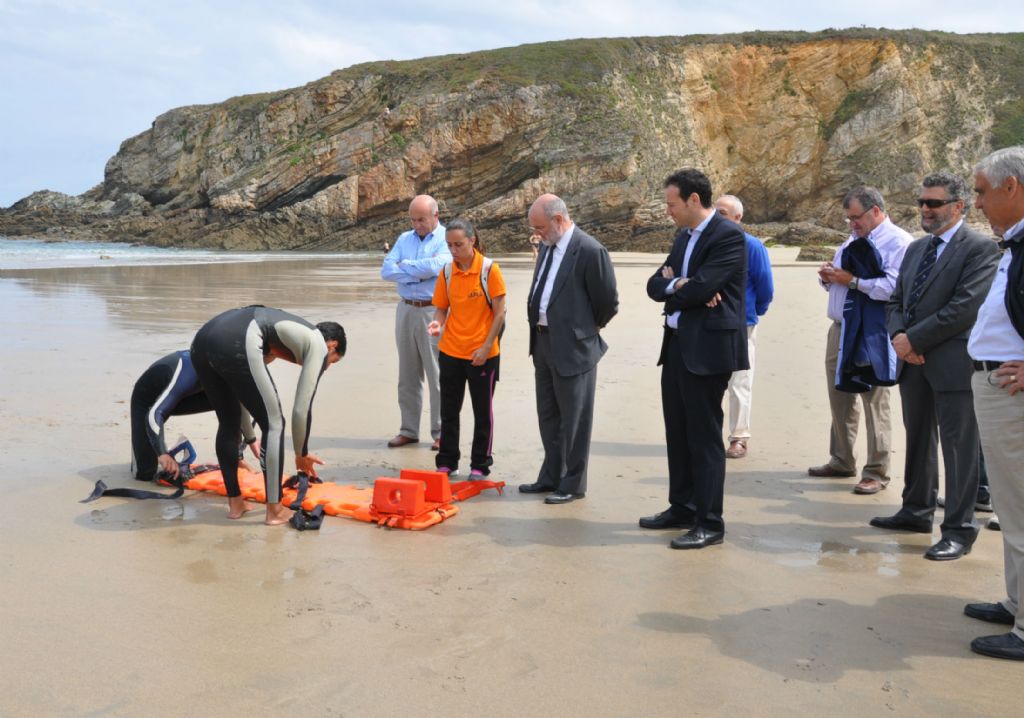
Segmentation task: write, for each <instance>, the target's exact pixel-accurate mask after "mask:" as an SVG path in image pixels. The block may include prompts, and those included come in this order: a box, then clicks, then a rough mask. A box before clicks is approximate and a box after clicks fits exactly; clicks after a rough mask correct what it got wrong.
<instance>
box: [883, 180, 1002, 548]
mask: <svg viewBox="0 0 1024 718" xmlns="http://www.w3.org/2000/svg"><path fill="white" fill-rule="evenodd" d="M922 184H923V187H922V190H921V194H920V197H919V199H918V200H917V204H918V206H919V207H920V208H921V227H922V228H923V229H924V230H925V231H926V232H928V233H929V234H928V235H927V236H925V237H923V238H921V239H918V240H915V241H914V242H912V243H911V244H910V246H909V247H908V248H907V252H906V255H905V256H904V258H903V263H902V265H900V273H899V278H898V279H897V281H896V289H895V291H894V292H893V294H892V297H891V298H890V299H889V302H888V303H887V304H886V326H887V329H888V331H889V336H891V337H892V345H893V348H894V349H895V350H896V354H897V356H898V357H899V358H900V359H902V360H903V362H904V364H903V368H902V371H901V373H900V378H899V385H900V399H901V400H902V402H903V426H904V427H905V429H906V431H907V459H906V465H905V469H904V488H903V506H902V507H901V508H900V510H899V511H898V512H897V513H896V514H895V515H893V516H878V517H875V518H873V519H872V520H871V525H872V526H875V527H878V528H883V529H897V530H902V531H917V532H920V533H931V530H932V518H933V516H934V514H935V506H936V497H937V494H938V481H939V466H938V454H937V448H938V447H937V442H936V438H937V436H938V438H939V439H941V441H942V457H943V463H944V468H945V474H946V512H945V516H944V518H943V520H942V538H941V540H940V541H939V542H938V543H936V544H935V545H934V546H932V547H931V548H929V549H928V550H927V551H926V552H925V554H924V557H925V558H927V559H931V560H933V561H949V560H953V559H958V558H960V557H961V556H963V555H964V554H966V553H968V552H970V550H971V545H972V544H973V543H974V539H975V536H976V535H977V533H978V528H977V525H976V524H975V522H974V503H975V499H976V497H977V494H978V479H979V463H978V446H979V444H978V442H979V439H978V422H977V420H976V419H975V416H974V397H973V394H972V392H971V376H972V375H973V373H974V367H973V365H972V363H971V357H970V356H969V355H968V353H967V338H968V336H969V335H970V332H971V327H972V326H973V325H974V321H975V319H976V318H977V316H978V309H979V308H980V307H981V303H982V301H984V299H985V295H986V293H987V292H988V288H989V285H990V284H991V283H992V277H993V275H994V274H995V271H996V264H997V262H998V261H999V251H998V248H997V247H996V243H995V242H993V241H992V240H991V239H988V238H986V237H984V236H982V235H981V234H979V233H977V232H975V231H974V230H972V229H969V228H968V227H967V225H966V224H964V213H965V210H966V207H967V201H968V198H969V190H968V188H967V183H966V182H964V180H963V179H961V178H960V177H957V176H956V175H953V174H950V173H949V172H937V173H935V174H930V175H928V176H927V177H925V178H924V181H923V183H922Z"/></svg>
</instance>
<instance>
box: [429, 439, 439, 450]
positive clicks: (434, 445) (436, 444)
mask: <svg viewBox="0 0 1024 718" xmlns="http://www.w3.org/2000/svg"><path fill="white" fill-rule="evenodd" d="M430 450H431V451H440V450H441V438H440V437H438V438H436V439H434V443H433V444H431V445H430Z"/></svg>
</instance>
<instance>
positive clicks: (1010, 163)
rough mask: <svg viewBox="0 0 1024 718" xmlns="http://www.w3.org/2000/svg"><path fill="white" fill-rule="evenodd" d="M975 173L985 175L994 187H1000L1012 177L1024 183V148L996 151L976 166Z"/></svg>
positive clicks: (1019, 146)
mask: <svg viewBox="0 0 1024 718" xmlns="http://www.w3.org/2000/svg"><path fill="white" fill-rule="evenodd" d="M974 171H975V172H977V173H978V174H980V175H984V176H985V178H986V179H987V180H988V181H989V184H991V185H992V186H993V187H999V186H1001V185H1002V184H1003V182H1005V181H1006V180H1008V179H1010V178H1011V177H1016V178H1017V181H1018V182H1021V183H1024V146H1021V145H1017V146H1015V147H1004V148H1003V149H1001V150H996V151H995V152H993V153H992V154H990V155H989V156H988V157H986V158H985V159H983V160H982V161H981V162H979V163H978V164H976V165H975V166H974Z"/></svg>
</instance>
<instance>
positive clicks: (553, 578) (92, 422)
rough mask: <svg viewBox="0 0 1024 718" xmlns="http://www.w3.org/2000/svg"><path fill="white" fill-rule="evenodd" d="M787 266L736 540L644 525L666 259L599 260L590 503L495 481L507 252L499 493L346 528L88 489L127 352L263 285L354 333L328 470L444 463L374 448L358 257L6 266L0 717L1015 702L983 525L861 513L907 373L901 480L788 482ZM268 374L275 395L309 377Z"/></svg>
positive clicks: (207, 441) (821, 307) (972, 711)
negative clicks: (945, 558) (986, 646)
mask: <svg viewBox="0 0 1024 718" xmlns="http://www.w3.org/2000/svg"><path fill="white" fill-rule="evenodd" d="M794 256H795V252H793V251H792V250H773V259H774V261H775V262H776V269H775V278H776V287H777V290H776V300H775V303H774V304H773V305H772V307H771V309H770V311H769V313H768V316H767V317H766V318H765V320H764V322H763V324H762V326H761V328H760V330H759V332H758V368H757V377H756V381H755V389H754V419H753V420H754V431H753V433H754V437H753V439H752V441H751V447H750V455H749V457H748V458H746V459H744V460H739V461H729V463H728V476H727V479H726V514H725V519H726V524H727V535H726V543H725V545H724V546H720V547H714V548H710V549H706V550H703V551H696V552H680V551H671V550H669V549H668V548H667V544H668V541H669V539H670V538H671V537H672V536H673V535H675V534H674V532H664V533H658V532H645V531H642V530H640V529H639V528H638V527H637V525H636V520H637V517H639V516H641V515H646V514H650V513H654V512H656V511H659V510H661V509H663V508H664V507H665V506H666V496H667V484H666V478H665V457H664V446H663V426H662V419H661V405H660V399H659V390H658V386H659V370H658V369H657V368H656V367H655V362H656V360H657V354H658V347H659V342H660V333H661V329H660V324H661V321H660V318H659V316H658V309H657V307H656V306H655V305H654V304H653V303H652V302H651V301H650V300H649V299H647V297H646V295H645V292H644V283H645V281H646V278H647V276H648V275H649V274H650V272H651V271H652V270H653V268H654V266H655V265H656V264H657V262H658V261H659V259H660V257H651V256H643V255H616V256H615V262H616V271H617V274H618V280H619V288H620V297H621V310H620V314H619V316H618V317H616V318H615V319H614V320H613V321H612V323H611V324H610V326H609V327H608V328H607V329H606V331H605V337H606V339H607V341H608V343H609V345H610V347H611V349H610V351H609V353H608V354H607V355H606V357H605V359H604V361H603V362H602V363H601V365H600V368H599V377H598V382H599V392H598V398H597V416H596V424H595V429H594V437H593V438H594V443H593V450H592V458H591V464H590V487H589V493H588V494H587V497H586V499H585V500H584V501H579V502H576V503H573V504H570V505H567V506H545V505H543V504H542V503H541V502H540V501H539V500H538V499H537V498H536V497H532V496H521V495H519V494H518V493H517V492H516V491H515V490H514V487H515V486H516V485H517V484H519V483H521V482H530V481H533V480H534V478H535V472H536V470H537V468H538V466H539V455H540V450H541V449H540V439H539V436H538V434H537V428H536V419H535V412H534V408H533V407H534V399H533V378H532V365H531V364H530V361H529V358H528V357H527V352H526V342H527V329H526V321H525V301H524V299H523V297H525V293H526V287H527V285H528V282H529V271H530V268H531V263H530V261H529V260H528V259H527V258H526V257H514V258H507V259H504V260H502V262H501V264H502V267H503V269H504V271H505V275H506V278H507V282H508V285H509V296H510V298H511V306H512V310H511V314H510V317H511V322H510V327H509V329H508V330H507V331H506V334H505V342H504V345H503V351H502V381H501V382H500V383H499V386H498V389H497V394H496V399H495V411H496V425H497V429H496V431H497V434H496V440H495V452H494V453H495V474H494V477H495V478H498V479H501V480H504V481H506V482H507V483H508V484H509V487H510V488H511V489H512V490H511V491H506V493H505V495H504V496H500V497H499V496H493V495H483V496H480V497H478V498H475V499H472V500H470V501H468V502H466V503H464V504H462V505H461V513H460V514H459V515H458V516H456V517H454V518H452V519H451V520H450V521H447V522H445V523H443V524H441V525H439V526H436V527H434V528H431V529H429V530H427V531H425V532H406V531H398V530H393V531H389V530H385V529H379V528H376V527H373V526H370V525H368V524H363V523H360V522H356V521H351V520H346V519H338V518H328V519H327V520H326V521H325V523H324V525H323V528H322V530H321V531H319V532H307V533H299V532H297V531H294V530H292V529H290V528H283V527H276V528H268V527H265V526H263V525H262V523H261V520H262V518H261V515H262V512H255V513H254V514H250V515H249V516H248V517H246V518H244V519H242V520H241V521H229V520H227V519H226V518H225V516H224V513H225V503H226V502H225V501H224V499H222V498H220V497H214V496H210V495H204V494H189V495H187V496H186V497H184V498H183V499H181V500H179V501H159V502H158V501H146V502H133V501H130V500H123V499H113V498H110V499H101V500H100V501H98V502H96V503H93V504H89V505H83V504H79V503H77V502H78V500H79V499H81V498H83V497H85V496H86V495H87V494H88V493H89V491H90V490H91V488H92V485H93V483H94V482H95V481H96V480H97V479H104V480H105V481H106V482H107V483H109V484H111V485H138V484H136V482H133V481H131V480H130V478H129V475H128V462H129V441H128V437H129V422H128V399H129V395H130V392H131V386H132V383H133V382H134V380H135V378H136V377H137V376H138V374H139V373H141V371H142V370H143V369H145V367H146V366H148V365H149V363H150V362H151V361H153V360H154V359H156V358H158V357H160V356H162V355H163V354H165V353H167V352H170V351H172V350H175V349H179V348H183V347H186V346H187V345H188V343H189V342H190V340H191V337H192V335H193V334H194V332H195V329H196V328H197V327H198V326H199V324H201V323H202V321H204V320H205V319H206V318H208V317H210V316H212V315H214V314H215V313H217V312H218V311H221V310H222V309H226V308H229V307H232V306H237V305H240V304H247V303H253V302H259V303H265V304H269V305H273V306H281V307H284V308H287V309H289V310H291V311H294V312H296V313H298V314H300V315H303V316H305V317H307V318H309V319H310V320H312V321H320V320H323V319H336V320H337V321H340V322H341V323H342V324H343V325H344V326H345V328H346V330H347V332H348V334H349V342H350V345H349V354H348V356H347V357H346V358H345V359H344V360H343V361H342V362H341V363H340V364H338V365H336V366H335V367H333V368H332V369H331V370H330V371H328V372H327V374H326V375H325V376H324V378H323V380H322V381H321V384H320V389H319V392H318V395H317V401H316V404H315V408H314V420H313V437H312V439H311V441H310V446H311V449H312V450H313V451H314V452H315V453H318V454H319V455H320V456H322V457H323V458H324V459H325V460H326V461H327V467H326V468H324V469H323V471H322V476H323V477H324V478H327V479H330V480H336V481H341V482H350V483H355V484H359V485H369V483H370V482H372V480H373V479H374V478H375V477H376V476H379V475H394V474H395V473H396V472H397V470H398V469H399V468H401V467H417V468H428V467H431V466H432V465H433V463H432V462H433V454H432V453H431V452H430V451H429V449H428V448H427V447H428V446H429V444H427V443H422V444H420V445H419V446H418V447H416V448H405V449H398V450H389V449H387V448H386V447H385V445H384V442H385V441H386V440H387V439H388V438H390V437H391V436H393V435H394V434H395V433H396V431H397V428H398V409H397V404H396V398H395V395H396V388H395V384H396V377H397V360H396V357H395V352H394V349H393V342H394V339H393V319H394V309H395V307H394V304H395V302H394V295H393V290H392V288H391V287H389V286H388V285H386V284H385V283H383V282H381V281H379V279H378V278H377V276H378V275H377V270H378V264H377V261H376V260H360V261H353V260H339V261H331V262H308V261H294V262H267V263H261V264H239V265H208V266H188V267H159V268H139V267H102V268H90V269H74V270H31V271H20V272H13V271H0V303H2V306H3V313H2V318H0V327H2V332H3V336H4V338H5V347H4V356H3V360H2V372H0V430H2V432H3V434H4V440H3V449H2V454H0V467H2V472H0V482H2V488H3V493H4V496H5V499H6V505H7V512H6V514H7V515H6V516H5V519H4V524H3V529H2V537H3V539H2V541H0V566H2V572H3V574H2V575H3V579H2V584H0V608H2V610H0V715H3V716H39V715H58V716H62V715H67V716H81V715H95V716H139V715H161V716H162V715H224V716H233V715H282V714H297V715H305V716H391V715H403V716H433V715H445V716H479V715H483V716H540V715H559V716H632V715H650V716H690V715H692V716H720V715H721V716H735V715H752V716H777V715H778V716H781V715H786V716H788V715H794V714H795V715H808V716H814V715H831V716H865V715H873V714H874V715H888V714H890V713H895V714H899V715H905V716H925V715H927V716H952V715H957V716H1016V715H1019V711H1020V705H1021V699H1022V697H1024V689H1022V688H1021V681H1020V679H1019V676H1020V666H1019V665H1016V664H1014V663H1008V662H1002V661H997V660H992V659H986V658H982V657H980V656H975V655H974V654H972V653H970V651H969V649H968V644H969V642H970V640H971V639H972V638H974V637H976V636H978V635H985V634H990V633H997V632H1001V629H1002V627H999V626H991V625H988V624H984V623H981V622H978V621H974V620H972V619H969V618H967V617H965V616H963V615H962V608H963V605H964V604H965V603H967V602H969V601H973V600H995V599H999V598H1002V597H1003V596H1004V588H1003V568H1002V548H1001V542H1000V536H999V534H998V533H995V532H991V531H987V530H983V531H982V533H981V535H980V537H979V540H978V542H977V544H976V545H975V549H974V551H973V553H972V554H971V555H970V556H968V557H966V558H965V559H962V560H960V561H956V562H952V563H933V562H929V561H925V560H924V559H922V557H921V554H922V553H923V552H924V550H925V549H926V548H927V547H928V545H930V543H931V542H932V541H933V540H935V538H937V532H936V535H935V536H934V537H931V538H930V537H928V536H923V535H920V534H895V533H885V532H882V531H878V530H876V529H872V528H870V527H869V526H868V525H867V522H868V520H869V519H870V518H871V517H872V516H875V515H880V514H889V513H892V512H894V511H895V509H896V507H897V506H898V504H899V492H900V490H901V488H902V475H903V471H902V463H903V457H904V451H903V447H904V437H903V431H902V426H901V423H900V422H901V416H900V411H899V399H898V394H897V393H896V392H895V391H894V392H893V395H892V399H893V425H894V435H893V443H894V449H895V451H894V457H893V458H894V466H893V472H892V473H893V477H894V478H893V485H892V486H891V487H890V488H889V490H887V491H884V492H882V493H880V494H878V495H876V496H871V497H863V496H856V495H854V494H852V493H851V491H850V489H851V488H852V485H853V483H854V482H855V480H853V479H850V480H827V479H811V478H809V477H807V476H806V473H805V472H806V467H807V466H809V465H811V464H818V463H821V462H823V461H824V460H825V459H827V451H826V450H827V446H828V407H827V399H826V396H825V386H824V381H825V379H824V370H823V366H822V363H823V361H822V357H823V352H824V342H825V333H826V329H827V319H826V318H825V293H824V292H823V291H821V290H820V289H819V288H818V287H817V284H816V282H815V274H814V265H810V264H805V265H797V264H795V263H794V262H793V261H792V260H793V259H794ZM272 371H273V373H274V376H275V377H276V380H277V383H278V386H279V387H280V388H281V390H282V395H283V397H284V398H285V400H286V401H287V402H288V406H290V402H291V394H292V391H293V388H294V381H295V378H296V377H297V369H296V368H295V367H292V366H289V365H285V364H284V363H282V362H276V363H275V364H274V365H273V367H272ZM463 416H464V419H463V422H464V424H465V423H466V422H467V421H469V420H470V419H469V417H470V416H471V413H470V410H469V407H468V406H467V407H466V409H465V413H464V415H463ZM423 427H424V433H423V436H424V437H425V436H427V431H426V417H424V424H423ZM178 433H184V434H187V435H188V437H189V438H190V439H191V440H192V441H193V443H194V444H195V445H196V446H197V448H199V450H200V459H201V460H202V459H205V460H213V441H212V438H213V433H214V422H213V419H212V415H209V416H200V417H191V418H189V417H184V418H180V419H172V420H171V422H169V423H168V435H169V438H171V439H173V438H174V437H175V436H177V434H178ZM464 433H465V431H464ZM463 444H464V446H463V450H464V451H468V437H466V436H464V437H463ZM859 453H860V456H863V445H861V446H860V448H859ZM289 456H290V455H289ZM290 461H291V460H290V458H289V462H290ZM288 465H289V466H291V464H290V463H289V464H288ZM467 468H468V467H463V469H464V470H466V469H467Z"/></svg>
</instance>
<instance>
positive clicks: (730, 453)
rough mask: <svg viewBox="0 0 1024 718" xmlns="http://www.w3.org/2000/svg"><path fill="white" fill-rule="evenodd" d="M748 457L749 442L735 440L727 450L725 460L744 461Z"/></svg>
mask: <svg viewBox="0 0 1024 718" xmlns="http://www.w3.org/2000/svg"><path fill="white" fill-rule="evenodd" d="M746 455H747V440H746V439H733V440H732V441H731V442H729V448H728V449H726V450H725V458H727V459H742V458H743V457H744V456H746Z"/></svg>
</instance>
